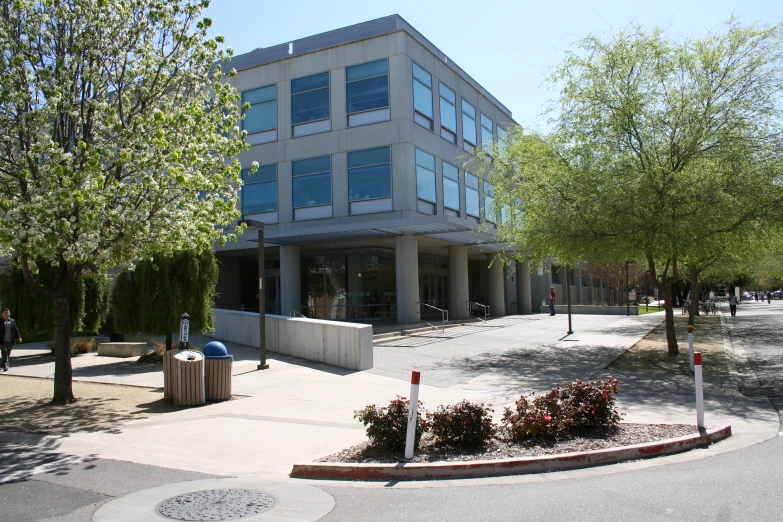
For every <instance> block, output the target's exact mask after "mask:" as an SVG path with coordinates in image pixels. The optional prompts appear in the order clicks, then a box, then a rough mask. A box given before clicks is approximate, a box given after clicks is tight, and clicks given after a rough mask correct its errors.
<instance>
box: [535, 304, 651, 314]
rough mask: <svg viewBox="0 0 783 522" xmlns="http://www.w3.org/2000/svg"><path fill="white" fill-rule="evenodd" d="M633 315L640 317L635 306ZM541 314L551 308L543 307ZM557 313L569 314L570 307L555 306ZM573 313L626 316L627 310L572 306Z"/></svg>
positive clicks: (615, 307)
mask: <svg viewBox="0 0 783 522" xmlns="http://www.w3.org/2000/svg"><path fill="white" fill-rule="evenodd" d="M630 312H631V315H639V309H638V308H637V307H635V306H632V307H631V308H630ZM539 313H542V314H548V313H549V306H541V307H540V309H539ZM555 313H558V314H567V313H568V305H555ZM571 313H572V314H574V315H576V314H587V315H625V314H626V313H627V310H626V308H625V307H624V306H591V305H571Z"/></svg>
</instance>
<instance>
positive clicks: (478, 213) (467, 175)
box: [464, 171, 481, 219]
mask: <svg viewBox="0 0 783 522" xmlns="http://www.w3.org/2000/svg"><path fill="white" fill-rule="evenodd" d="M464 174H465V215H467V216H471V217H474V218H478V219H481V192H480V191H479V177H478V176H477V175H475V174H473V173H470V172H467V171H465V173H464ZM469 178H474V179H475V180H476V186H475V188H474V187H473V186H469V185H468V179H469ZM469 190H472V191H474V192H475V193H476V202H477V205H476V214H471V212H470V209H469V208H468V191H469Z"/></svg>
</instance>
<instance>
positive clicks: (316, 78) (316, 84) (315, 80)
mask: <svg viewBox="0 0 783 522" xmlns="http://www.w3.org/2000/svg"><path fill="white" fill-rule="evenodd" d="M324 87H327V88H328V87H329V73H328V72H323V73H320V74H314V75H312V76H306V77H304V78H297V79H296V80H291V94H298V93H300V92H305V91H312V90H314V89H321V88H324Z"/></svg>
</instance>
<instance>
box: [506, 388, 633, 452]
mask: <svg viewBox="0 0 783 522" xmlns="http://www.w3.org/2000/svg"><path fill="white" fill-rule="evenodd" d="M619 390H620V384H619V381H618V380H617V379H612V378H611V377H607V378H606V379H601V378H599V379H597V380H596V381H594V382H589V381H582V380H576V381H574V382H570V383H563V384H560V385H558V386H556V387H555V388H553V389H552V390H551V391H550V392H549V393H547V394H545V395H534V394H532V393H531V394H530V395H528V396H522V397H520V398H519V400H518V401H516V403H515V408H514V409H511V408H506V409H505V412H504V414H503V419H502V421H501V426H502V429H503V431H504V432H505V433H506V435H507V436H508V437H509V438H510V439H512V440H515V441H518V442H520V441H526V440H531V439H554V438H560V437H562V436H566V435H573V434H583V433H589V432H592V431H597V430H600V429H608V428H611V427H612V426H615V425H616V424H617V423H619V422H620V419H621V417H622V416H621V414H620V413H618V412H617V410H616V409H615V407H614V406H615V395H616V394H617V392H618V391H619Z"/></svg>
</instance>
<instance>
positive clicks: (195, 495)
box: [155, 489, 275, 521]
mask: <svg viewBox="0 0 783 522" xmlns="http://www.w3.org/2000/svg"><path fill="white" fill-rule="evenodd" d="M274 506H275V497H273V496H272V495H269V494H268V493H264V492H263V491H254V490H252V489H208V490H205V491H194V492H192V493H185V494H184V495H177V496H176V497H171V498H167V499H166V500H164V501H163V502H161V503H160V504H158V505H157V506H155V511H156V512H157V513H158V514H160V515H162V516H164V517H166V518H170V519H172V520H183V521H208V520H238V519H241V518H245V517H252V516H254V515H260V514H261V513H264V512H266V511H269V510H270V509H272V508H273V507H274Z"/></svg>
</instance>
